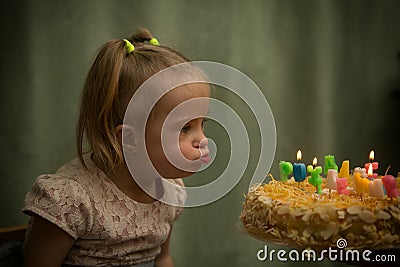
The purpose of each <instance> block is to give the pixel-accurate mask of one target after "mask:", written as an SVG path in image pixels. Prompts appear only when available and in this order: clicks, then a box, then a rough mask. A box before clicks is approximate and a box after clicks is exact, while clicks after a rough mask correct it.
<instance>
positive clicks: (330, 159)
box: [324, 155, 338, 174]
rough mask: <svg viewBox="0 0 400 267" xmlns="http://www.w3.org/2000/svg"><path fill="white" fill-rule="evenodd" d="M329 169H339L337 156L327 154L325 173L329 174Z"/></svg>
mask: <svg viewBox="0 0 400 267" xmlns="http://www.w3.org/2000/svg"><path fill="white" fill-rule="evenodd" d="M329 169H333V170H338V166H337V165H336V162H335V156H333V155H328V156H325V166H324V173H325V174H328V170H329Z"/></svg>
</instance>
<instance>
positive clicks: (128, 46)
mask: <svg viewBox="0 0 400 267" xmlns="http://www.w3.org/2000/svg"><path fill="white" fill-rule="evenodd" d="M123 41H124V42H125V50H126V54H127V55H129V54H130V53H132V52H133V50H135V47H134V46H133V44H132V43H131V42H129V41H128V40H127V39H123Z"/></svg>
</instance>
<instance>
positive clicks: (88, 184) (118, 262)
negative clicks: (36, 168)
mask: <svg viewBox="0 0 400 267" xmlns="http://www.w3.org/2000/svg"><path fill="white" fill-rule="evenodd" d="M85 162H86V164H87V166H88V168H89V173H90V174H89V173H88V172H86V171H85V170H84V169H83V166H82V165H81V164H80V162H79V160H78V159H75V160H73V161H72V162H70V163H67V164H65V165H64V166H62V167H61V168H60V169H59V170H58V171H57V172H56V173H55V174H50V175H41V176H39V177H38V178H37V179H36V181H35V183H34V185H33V187H32V189H31V190H30V191H29V192H28V193H27V195H26V197H25V203H24V206H23V212H25V213H26V214H29V215H32V214H36V215H39V216H41V217H43V218H44V219H46V220H48V221H50V222H52V223H54V224H55V225H57V226H58V227H60V228H61V229H63V230H64V231H65V232H67V233H68V234H69V235H71V236H72V237H73V238H75V239H76V241H75V243H74V245H73V247H72V249H71V250H70V251H69V253H68V255H67V257H66V258H65V261H64V263H65V264H69V265H78V266H79V265H83V266H124V265H134V264H139V263H143V262H149V261H152V260H154V259H155V257H156V256H157V255H158V254H159V253H160V251H161V247H160V246H161V245H162V244H163V243H164V242H165V240H166V238H167V236H168V234H169V232H170V229H171V226H172V224H173V222H174V221H175V220H176V218H177V216H178V215H179V214H180V213H181V212H182V208H179V207H174V206H170V205H167V204H164V203H161V202H159V201H154V202H152V203H149V204H143V203H139V202H136V201H134V200H132V199H131V198H129V197H128V196H127V195H125V194H124V193H123V192H122V191H120V190H119V189H118V187H117V186H116V185H115V184H114V183H112V181H111V180H110V179H108V178H107V176H106V175H105V174H104V173H103V172H102V171H101V170H100V169H99V168H97V166H96V165H95V164H94V163H93V162H92V161H91V160H90V157H88V156H86V158H85ZM173 182H175V183H177V184H180V185H183V183H182V181H181V180H180V179H177V180H174V181H173ZM177 197H178V199H179V200H180V201H181V203H183V202H184V201H185V194H184V193H182V194H181V195H180V196H177ZM28 233H29V231H28Z"/></svg>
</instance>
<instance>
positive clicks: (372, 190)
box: [368, 179, 384, 198]
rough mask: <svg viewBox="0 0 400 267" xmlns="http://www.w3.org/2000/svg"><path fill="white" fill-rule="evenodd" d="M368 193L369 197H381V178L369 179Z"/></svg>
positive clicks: (382, 194)
mask: <svg viewBox="0 0 400 267" xmlns="http://www.w3.org/2000/svg"><path fill="white" fill-rule="evenodd" d="M368 189H369V195H370V196H371V197H379V198H381V197H383V196H384V193H383V187H382V180H381V179H374V180H373V181H369V183H368Z"/></svg>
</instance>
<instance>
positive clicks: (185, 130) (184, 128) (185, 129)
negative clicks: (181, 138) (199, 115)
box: [181, 124, 190, 133]
mask: <svg viewBox="0 0 400 267" xmlns="http://www.w3.org/2000/svg"><path fill="white" fill-rule="evenodd" d="M189 130H190V126H189V125H188V124H186V125H185V126H183V127H182V129H181V132H182V133H188V132H189Z"/></svg>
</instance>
